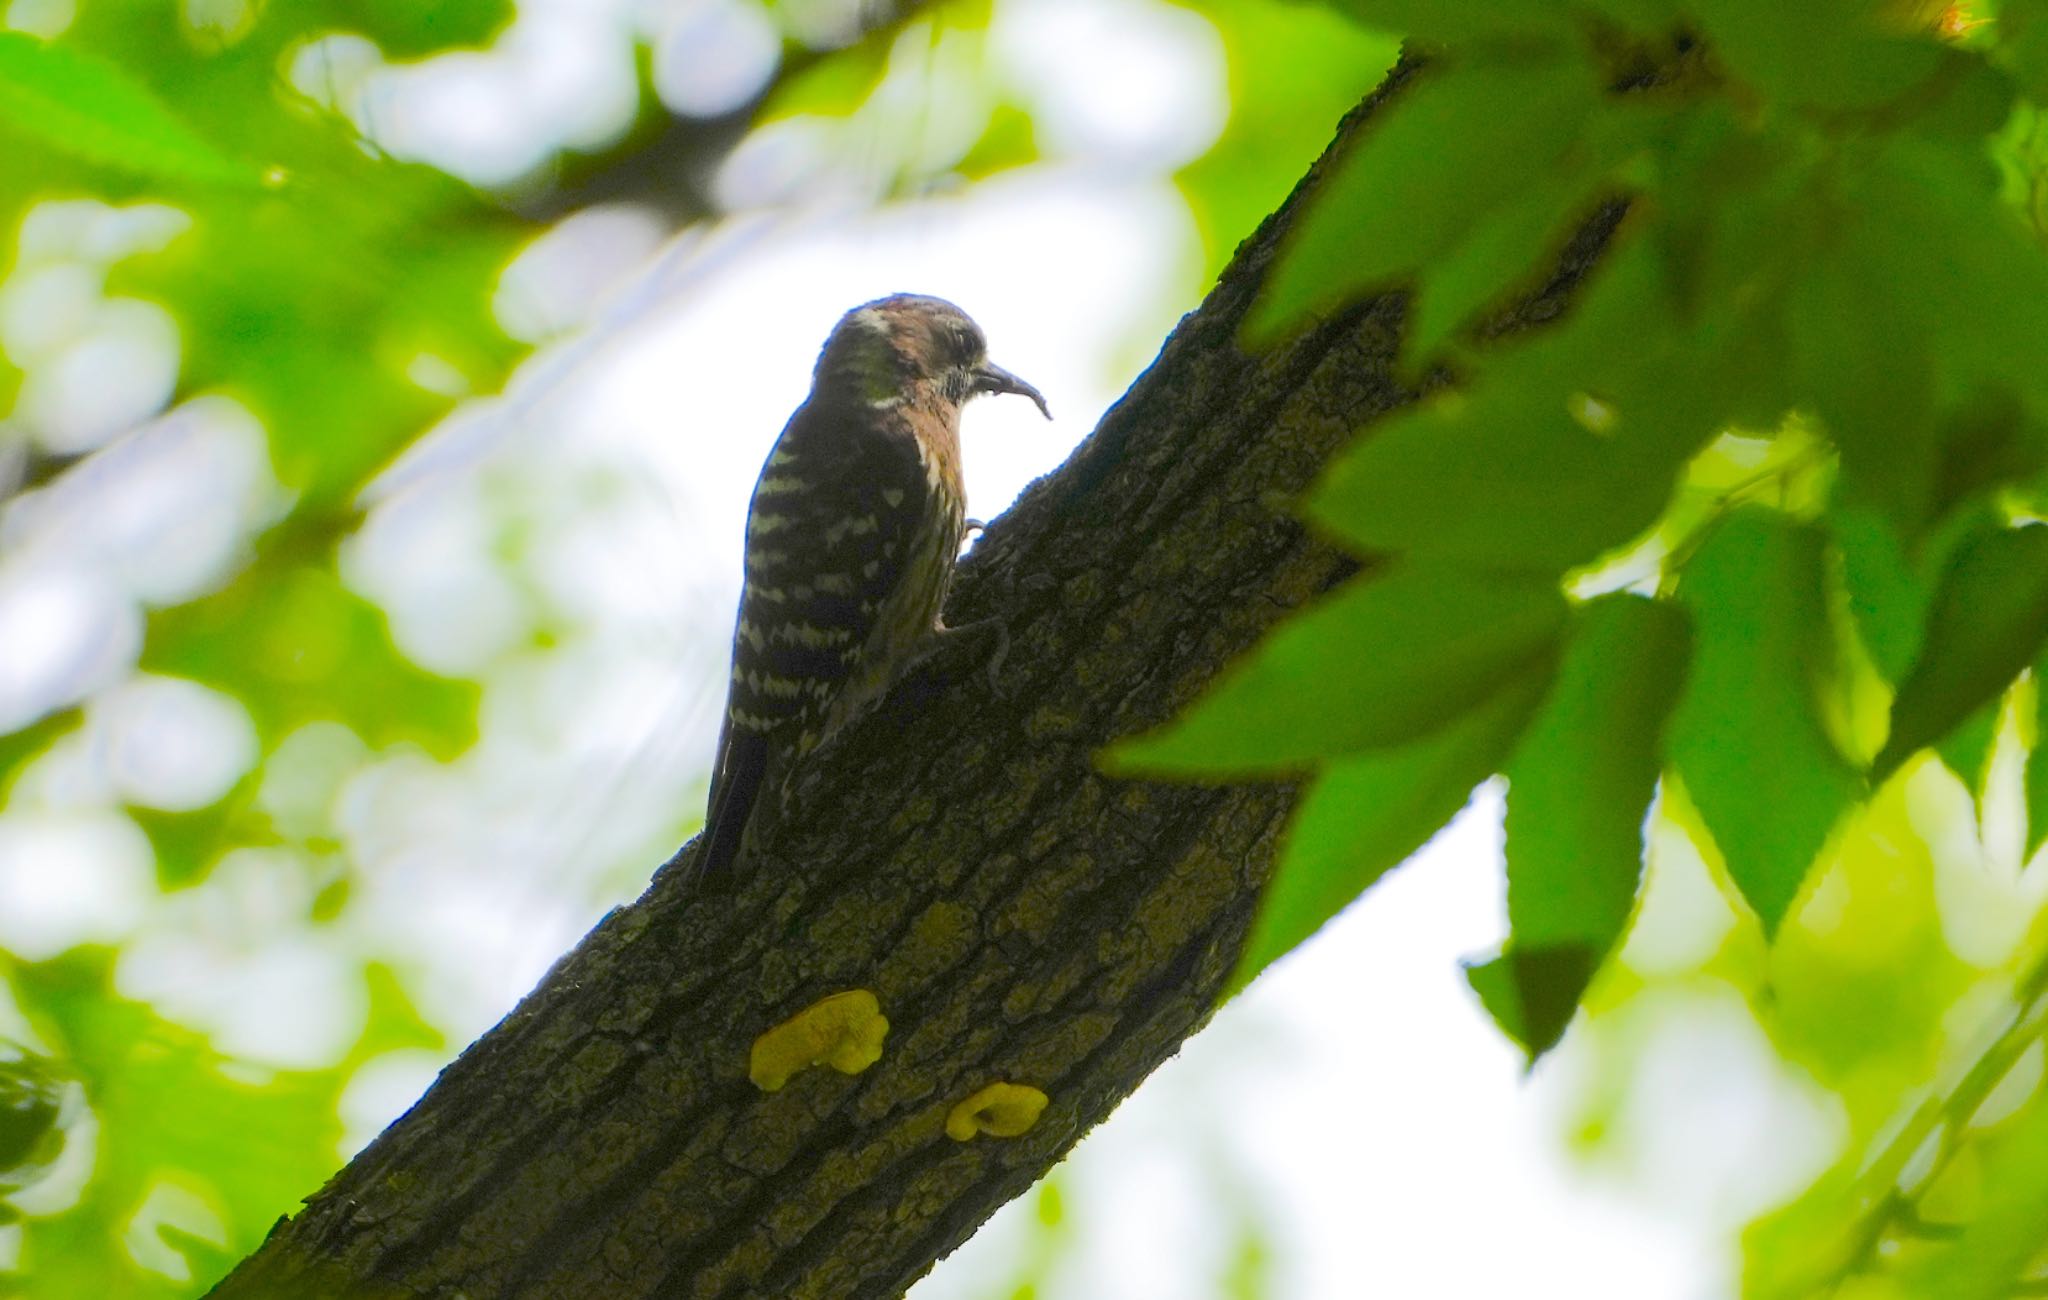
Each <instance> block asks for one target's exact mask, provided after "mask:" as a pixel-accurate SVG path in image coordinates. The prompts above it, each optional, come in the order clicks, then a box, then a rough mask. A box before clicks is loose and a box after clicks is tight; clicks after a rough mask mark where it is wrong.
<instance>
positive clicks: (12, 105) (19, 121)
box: [0, 31, 261, 185]
mask: <svg viewBox="0 0 2048 1300" xmlns="http://www.w3.org/2000/svg"><path fill="white" fill-rule="evenodd" d="M6 135H14V136H17V137H20V138H24V139H27V140H29V141H32V142H34V143H35V144H36V145H37V146H39V147H41V148H44V149H48V150H51V151H53V152H56V153H60V154H64V155H67V156H70V157H73V158H77V159H80V160H82V161H84V162H87V163H91V164H93V165H94V166H96V167H104V168H110V169H113V170H117V171H123V172H129V173H132V174H137V175H142V176H150V177H155V178H158V179H161V180H167V181H198V182H203V183H209V184H225V185H255V184H257V183H258V182H259V180H260V179H261V177H260V172H259V169H257V168H256V167H253V166H251V165H249V164H247V163H245V162H242V161H239V160H237V159H236V158H234V157H232V156H230V155H229V154H228V153H226V152H224V151H222V150H221V149H219V148H217V147H216V146H214V145H213V144H211V143H210V142H208V141H207V140H206V139H204V138H203V137H201V136H200V135H199V134H198V132H196V131H194V130H193V129H192V128H191V127H190V126H189V125H187V124H186V123H185V121H184V120H183V119H181V118H180V117H178V115H177V114H175V113H173V112H172V111H171V110H170V109H169V108H168V107H166V106H165V104H164V103H163V101H162V100H160V99H159V98H158V97H157V96H156V94H155V93H154V92H153V91H151V90H150V89H149V87H147V86H146V85H144V84H143V83H141V82H139V81H137V80H135V79H134V78H133V77H131V76H130V75H129V74H128V73H127V72H126V71H125V70H124V69H123V68H122V67H121V66H120V65H119V64H115V63H111V62H109V61H107V60H105V59H102V58H99V57H98V56H96V55H93V54H89V53H87V52H85V51H84V50H80V49H76V48H73V47H72V46H70V45H67V44H63V43H60V42H54V41H41V40H37V39H36V38H35V37H33V36H28V35H25V34H23V33H21V32H10V31H0V137H4V136H6Z"/></svg>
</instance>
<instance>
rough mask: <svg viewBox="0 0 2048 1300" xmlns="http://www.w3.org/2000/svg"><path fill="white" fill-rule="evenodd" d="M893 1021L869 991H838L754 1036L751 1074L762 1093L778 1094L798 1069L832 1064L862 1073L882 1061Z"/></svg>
mask: <svg viewBox="0 0 2048 1300" xmlns="http://www.w3.org/2000/svg"><path fill="white" fill-rule="evenodd" d="M888 1032H889V1021H888V1018H887V1017H886V1016H884V1015H883V1014H882V1005H881V1003H879V1002H877V1001H875V995H874V994H872V993H870V992H868V991H867V990H866V989H852V990H849V991H848V992H845V993H834V994H833V995H832V996H831V997H829V998H825V999H823V1000H821V1001H818V1002H815V1003H813V1004H811V1005H810V1006H808V1007H805V1008H804V1009H803V1010H802V1011H799V1012H797V1013H796V1014H795V1015H793V1016H791V1017H790V1018H789V1019H787V1020H785V1021H783V1022H782V1023H781V1024H779V1025H777V1026H775V1028H773V1029H771V1030H769V1031H768V1032H767V1033H765V1034H763V1035H761V1036H760V1037H759V1038H757V1039H755V1040H754V1050H753V1052H752V1053H751V1054H750V1055H749V1056H748V1058H747V1077H748V1078H749V1079H752V1080H753V1081H754V1086H755V1087H756V1088H759V1089H760V1090H761V1091H763V1092H776V1091H779V1090H780V1089H781V1088H782V1085H783V1084H785V1083H788V1082H789V1080H790V1077H791V1076H792V1075H794V1074H796V1072H797V1071H799V1070H805V1069H809V1068H810V1067H811V1066H813V1065H829V1066H831V1067H832V1068H833V1069H835V1070H837V1071H839V1072H840V1073H841V1074H859V1073H860V1072H861V1071H862V1070H865V1069H867V1068H868V1067H869V1066H870V1065H873V1064H874V1063H875V1062H876V1061H879V1060H881V1059H882V1038H883V1036H884V1035H886V1034H887V1033H888Z"/></svg>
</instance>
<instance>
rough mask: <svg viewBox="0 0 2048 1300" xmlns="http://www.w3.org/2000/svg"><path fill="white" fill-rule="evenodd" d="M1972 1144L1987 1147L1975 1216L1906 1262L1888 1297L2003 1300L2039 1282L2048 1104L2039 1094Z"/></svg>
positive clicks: (2046, 1212) (2046, 1197) (2046, 1219)
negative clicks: (2016, 1114)
mask: <svg viewBox="0 0 2048 1300" xmlns="http://www.w3.org/2000/svg"><path fill="white" fill-rule="evenodd" d="M1977 1141H1978V1142H1980V1143H1981V1144H1982V1145H1983V1147H1984V1148H1985V1150H1984V1151H1983V1152H1982V1154H1981V1156H1980V1159H1981V1166H1980V1168H1981V1172H1979V1173H1977V1177H1976V1180H1975V1181H1976V1185H1977V1186H1978V1187H1980V1188H1983V1189H1986V1190H1984V1191H1983V1192H1980V1194H1979V1197H1980V1203H1981V1211H1980V1212H1979V1213H1978V1214H1977V1215H1976V1216H1975V1217H1974V1218H1972V1219H1971V1220H1970V1221H1969V1222H1967V1223H1965V1224H1963V1225H1962V1226H1961V1227H1960V1228H1959V1229H1958V1230H1956V1231H1954V1232H1952V1233H1944V1234H1943V1235H1942V1236H1940V1237H1938V1238H1933V1239H1932V1241H1931V1242H1930V1244H1929V1246H1928V1248H1927V1249H1926V1250H1925V1251H1923V1252H1921V1253H1918V1254H1916V1255H1914V1256H1912V1257H1911V1258H1910V1259H1909V1261H1908V1262H1907V1264H1906V1266H1905V1269H1904V1271H1903V1274H1902V1276H1901V1277H1900V1279H1899V1280H1900V1283H1901V1285H1900V1287H1899V1289H1898V1290H1897V1291H1895V1292H1894V1293H1893V1294H1896V1295H1902V1296H1915V1297H1925V1298H1926V1300H2007V1297H2011V1296H2018V1295H2025V1294H2027V1291H2026V1290H2025V1289H2023V1286H2022V1284H2023V1283H2026V1282H2027V1281H2029V1280H2030V1279H2032V1278H2034V1277H2036V1276H2038V1274H2037V1272H2036V1271H2035V1270H2036V1264H2037V1261H2038V1259H2039V1257H2040V1253H2041V1240H2042V1236H2043V1234H2044V1233H2048V1104H2044V1102H2043V1100H2042V1098H2041V1095H2040V1090H2039V1088H2038V1087H2037V1088H2036V1089H2035V1097H2034V1100H2033V1101H2032V1103H2031V1104H2030V1105H2028V1106H2027V1107H2026V1109H2025V1110H2024V1111H2022V1112H2021V1113H2020V1114H2019V1115H2018V1116H2016V1117H2014V1118H2013V1119H2012V1120H2011V1121H2009V1122H2007V1123H2006V1124H2004V1125H2002V1126H2000V1128H1999V1129H1998V1130H1995V1131H1994V1132H1993V1133H1992V1134H1990V1135H1988V1136H1984V1137H1979V1138H1978V1139H1977ZM1990 1189H1995V1192H1993V1191H1992V1190H1990Z"/></svg>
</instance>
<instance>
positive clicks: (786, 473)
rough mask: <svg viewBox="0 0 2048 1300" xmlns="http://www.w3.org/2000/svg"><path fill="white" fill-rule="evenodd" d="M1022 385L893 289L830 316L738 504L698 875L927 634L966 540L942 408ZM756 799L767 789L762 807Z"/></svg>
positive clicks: (952, 441)
mask: <svg viewBox="0 0 2048 1300" xmlns="http://www.w3.org/2000/svg"><path fill="white" fill-rule="evenodd" d="M979 393H1017V394H1020V395H1022V396H1024V397H1028V398H1030V399H1031V400H1032V401H1033V402H1036V403H1037V404H1038V409H1039V410H1040V411H1041V412H1044V413H1045V414H1046V416H1047V418H1048V419H1049V418H1051V412H1050V411H1048V410H1047V409H1046V405H1045V399H1044V398H1043V397H1041V396H1040V395H1039V392H1038V390H1037V389H1035V388H1033V387H1032V386H1031V385H1030V384H1027V383H1025V382H1024V381H1023V380H1021V379H1019V378H1017V376H1015V375H1013V374H1011V373H1010V372H1009V371H1007V370H1005V369H1003V368H1002V367H1001V366H998V365H994V364H992V363H990V361H989V359H988V344H987V341H986V340H985V339H984V338H983V337H982V333H981V329H980V327H978V326H977V325H975V323H974V322H973V321H971V320H969V319H968V318H967V314H966V313H965V312H963V311H961V310H960V309H959V308H958V307H955V306H954V305H953V304H952V303H949V302H945V301H943V300H941V299H938V298H925V297H919V296H917V295H915V294H897V295H895V296H893V297H889V298H883V299H880V300H878V301H876V302H871V303H868V304H867V305H866V306H863V307H856V308H855V309H854V310H852V311H850V312H848V313H847V314H846V315H845V316H844V317H843V318H842V319H841V320H840V322H839V324H838V325H837V326H836V327H835V328H834V329H833V331H832V335H831V337H830V338H828V339H826V340H825V350H824V352H823V353H821V354H820V355H819V357H818V365H817V369H816V371H815V372H814V373H813V377H812V381H811V393H810V396H809V397H808V398H806V399H805V400H804V403H803V405H802V406H799V407H798V408H797V409H796V414H794V415H792V416H790V417H789V423H788V424H787V425H785V426H783V430H782V436H781V437H779V438H777V439H776V441H775V446H774V449H773V450H771V451H770V452H769V453H768V460H767V463H766V464H764V465H763V466H762V467H761V477H760V479H759V480H758V481H756V482H755V484H754V497H753V502H752V504H751V505H750V506H749V507H748V510H747V545H746V582H745V586H744V587H743V589H742V591H741V595H740V610H739V625H738V627H737V628H736V629H735V630H734V633H733V640H732V683H731V687H730V690H729V693H728V694H727V696H726V704H725V723H724V727H723V730H722V731H721V733H720V735H719V740H718V755H717V758H716V759H715V760H714V764H713V767H712V769H711V798H710V803H709V807H708V809H707V811H706V813H705V817H704V834H703V837H702V847H701V849H700V850H699V858H698V863H699V869H700V870H706V871H718V870H721V869H723V868H724V867H726V866H728V865H730V864H731V862H732V860H733V859H734V857H735V856H736V855H737V854H738V853H739V850H740V844H741V841H742V837H743V836H744V835H745V833H746V829H747V823H748V821H749V819H750V817H751V816H752V815H753V812H754V809H755V807H756V805H757V804H759V803H761V802H763V799H762V796H763V795H764V793H768V794H772V792H773V789H774V788H776V787H779V786H780V785H781V783H782V782H783V781H784V780H786V779H787V776H788V773H789V769H790V765H791V764H792V763H793V762H794V761H795V760H796V759H798V758H800V757H801V756H802V755H804V754H806V753H808V752H809V751H810V750H812V749H813V748H815V747H816V746H817V745H818V743H819V742H820V741H822V740H824V739H825V738H826V737H827V736H829V735H831V734H832V733H833V732H834V731H835V730H837V729H838V728H839V727H840V726H842V725H844V724H845V723H846V721H847V720H848V719H850V718H852V717H854V716H855V715H856V714H858V713H859V712H860V711H861V710H862V709H863V708H865V707H866V706H867V705H869V704H872V703H873V702H874V701H875V700H876V699H877V698H878V697H879V696H880V695H881V694H882V692H883V691H884V690H885V689H886V688H887V687H888V685H889V684H890V682H891V681H892V680H894V678H895V677H896V676H897V675H898V674H899V673H900V672H901V671H902V670H903V669H904V667H905V666H906V665H907V664H908V663H910V662H911V660H913V659H914V658H915V657H916V656H917V654H918V652H919V651H920V649H921V647H922V645H923V643H924V642H925V641H926V640H927V639H928V638H929V637H931V636H932V635H933V633H934V632H936V631H940V630H942V629H941V628H940V626H939V605H940V603H941V602H942V601H943V600H944V599H945V595H946V586H947V584H948V582H950V581H951V579H952V576H953V563H954V560H955V559H956V558H957V557H958V555H959V553H960V544H961V542H962V541H963V540H964V538H965V536H966V526H967V521H966V493H965V490H964V488H963V485H962V481H961V476H960V408H961V407H963V406H965V405H966V404H967V402H968V399H970V398H972V397H974V396H975V395H977V394H979ZM770 802H772V799H771V800H770Z"/></svg>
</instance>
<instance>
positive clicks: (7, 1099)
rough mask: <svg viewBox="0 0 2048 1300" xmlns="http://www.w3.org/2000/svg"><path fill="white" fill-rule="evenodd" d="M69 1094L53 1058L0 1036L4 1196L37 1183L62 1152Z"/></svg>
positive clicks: (0, 1160) (0, 1157)
mask: <svg viewBox="0 0 2048 1300" xmlns="http://www.w3.org/2000/svg"><path fill="white" fill-rule="evenodd" d="M64 1094H65V1083H64V1080H63V1078H62V1076H61V1075H60V1073H59V1072H58V1070H57V1069H56V1067H55V1066H54V1064H53V1063H52V1062H50V1061H49V1060H48V1059H46V1058H44V1057H41V1056H37V1055H35V1054H34V1053H32V1052H28V1051H26V1050H24V1049H22V1048H21V1047H20V1046H18V1045H17V1044H15V1043H14V1042H13V1041H11V1040H9V1039H5V1038H0V1194H4V1192H5V1191H6V1190H7V1189H9V1188H14V1187H23V1186H26V1185H27V1184H28V1183H30V1182H33V1181H34V1180H35V1178H36V1176H37V1175H38V1174H40V1173H41V1172H42V1171H43V1169H44V1168H46V1167H47V1166H48V1165H49V1163H50V1162H51V1161H53V1160H54V1159H56V1157H57V1154H58V1152H59V1151H60V1150H62V1148H63V1145H64V1133H63V1128H62V1127H61V1125H62V1123H63V1118H64Z"/></svg>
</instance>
